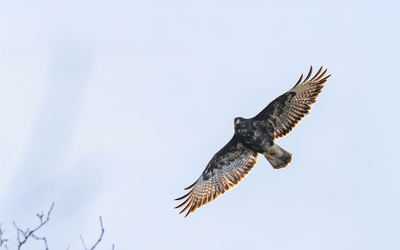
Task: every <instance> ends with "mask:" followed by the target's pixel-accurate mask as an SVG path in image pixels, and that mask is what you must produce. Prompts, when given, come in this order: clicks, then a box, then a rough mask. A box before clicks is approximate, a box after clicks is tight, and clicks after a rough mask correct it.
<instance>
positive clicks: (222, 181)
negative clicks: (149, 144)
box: [175, 136, 258, 217]
mask: <svg viewBox="0 0 400 250" xmlns="http://www.w3.org/2000/svg"><path fill="white" fill-rule="evenodd" d="M257 155H258V153H257V152H255V151H252V150H250V149H248V148H247V147H245V146H244V145H243V144H241V143H240V142H238V141H237V140H236V138H235V136H234V137H233V138H232V139H231V140H230V141H229V142H228V144H226V145H225V147H223V148H222V149H221V150H220V151H218V153H216V154H215V155H214V156H213V158H212V159H211V161H210V162H209V163H208V165H207V167H206V169H205V170H204V171H203V173H202V174H201V175H200V177H199V179H197V181H196V182H195V183H193V184H192V185H191V186H189V187H187V188H185V190H188V189H191V190H190V191H189V193H187V194H186V195H184V196H182V197H181V198H178V199H176V200H182V199H185V198H186V200H185V201H184V202H183V203H182V204H180V205H179V206H177V207H175V208H180V207H182V206H184V205H185V204H186V203H187V205H186V207H185V208H184V209H183V210H182V211H181V212H180V213H183V212H185V211H186V210H187V209H189V210H188V212H187V214H186V216H188V215H189V214H190V213H192V212H193V211H194V210H196V208H199V207H201V206H203V205H206V204H207V203H209V202H211V201H213V200H215V199H217V197H218V196H219V195H220V194H223V193H225V192H226V191H228V190H229V189H230V188H231V187H234V186H236V185H237V184H238V183H239V182H240V181H241V180H242V179H243V178H244V177H246V175H247V174H248V173H249V172H250V170H251V169H252V168H253V167H254V165H256V163H257ZM186 216H185V217H186Z"/></svg>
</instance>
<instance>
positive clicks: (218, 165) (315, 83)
mask: <svg viewBox="0 0 400 250" xmlns="http://www.w3.org/2000/svg"><path fill="white" fill-rule="evenodd" d="M312 70H313V68H312V66H311V68H310V72H309V73H308V75H307V77H306V78H305V79H304V81H302V79H303V75H301V77H300V79H299V81H298V82H297V83H296V84H295V85H294V87H293V88H292V89H290V90H289V91H287V92H286V93H284V94H283V95H281V96H279V97H278V98H276V99H275V100H273V101H272V102H271V103H270V104H268V106H267V107H266V108H264V109H263V110H262V111H261V112H260V113H259V114H258V115H256V116H255V117H253V118H250V119H245V118H242V117H236V118H235V119H234V122H233V126H234V130H235V133H234V135H233V137H232V139H231V140H230V141H229V142H228V143H227V144H226V145H225V146H224V147H223V148H222V149H221V150H220V151H218V152H217V153H216V154H215V155H214V156H213V158H212V159H211V161H210V162H209V163H208V165H207V167H206V169H204V171H203V173H202V174H201V175H200V177H199V178H198V179H197V181H196V182H195V183H193V184H192V185H190V186H189V187H187V188H185V190H188V189H191V190H190V191H189V192H188V193H187V194H186V195H184V196H182V197H180V198H178V199H176V200H182V199H185V198H186V200H185V201H184V202H183V203H182V204H180V205H179V206H177V207H175V208H180V207H183V206H184V205H186V206H185V208H184V209H183V210H182V211H181V212H180V213H183V212H185V211H186V210H187V213H186V216H188V215H189V214H190V213H192V212H193V211H194V210H196V209H197V208H199V207H201V206H203V205H206V204H207V203H209V202H211V201H213V200H215V199H216V198H217V197H218V196H219V195H220V194H224V193H225V192H226V191H228V190H229V189H230V188H231V187H234V186H236V185H237V184H238V183H239V182H240V181H241V180H242V179H243V178H244V177H246V175H247V174H248V173H249V172H250V170H251V169H252V168H253V167H254V166H255V165H256V163H257V156H258V153H260V154H262V155H264V156H265V158H267V160H268V161H269V162H270V163H271V165H272V167H273V168H275V169H281V168H285V167H287V166H288V165H289V163H290V162H291V161H292V154H291V153H289V152H288V151H286V150H284V149H283V148H281V147H280V146H279V145H278V144H276V143H275V142H274V141H275V140H276V139H278V138H281V137H283V136H285V135H287V134H288V133H289V132H290V131H292V129H293V128H294V127H295V126H296V125H297V123H299V122H300V121H301V119H303V118H304V117H305V116H306V115H308V113H309V111H310V109H311V105H312V104H313V103H314V102H316V101H317V96H318V94H319V93H320V92H321V91H322V88H323V87H324V83H325V82H326V81H327V78H328V77H330V75H328V76H326V77H324V75H325V73H326V71H327V69H325V71H324V72H322V67H321V68H320V69H319V71H318V72H317V74H315V76H314V77H312V78H311V79H309V78H310V76H311V74H312ZM321 72H322V74H321ZM186 216H185V217H186Z"/></svg>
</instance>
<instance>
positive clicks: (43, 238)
mask: <svg viewBox="0 0 400 250" xmlns="http://www.w3.org/2000/svg"><path fill="white" fill-rule="evenodd" d="M32 238H34V239H35V240H43V241H44V245H45V246H46V250H49V247H48V245H47V240H46V237H42V238H40V237H37V236H36V235H34V234H32Z"/></svg>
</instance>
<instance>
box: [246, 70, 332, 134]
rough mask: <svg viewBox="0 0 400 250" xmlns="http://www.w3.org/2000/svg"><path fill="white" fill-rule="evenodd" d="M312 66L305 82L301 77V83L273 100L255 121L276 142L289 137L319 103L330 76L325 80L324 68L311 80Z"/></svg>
mask: <svg viewBox="0 0 400 250" xmlns="http://www.w3.org/2000/svg"><path fill="white" fill-rule="evenodd" d="M312 70H313V68H312V66H311V69H310V72H309V73H308V75H307V77H306V78H305V79H304V81H301V80H302V79H303V75H301V77H300V79H299V81H298V82H297V83H296V85H294V87H293V88H292V89H290V90H289V91H287V92H286V93H284V94H283V95H281V96H279V97H278V98H276V99H275V100H273V101H272V102H271V103H270V104H268V106H267V107H266V108H265V109H264V110H262V111H261V112H260V113H259V114H258V115H256V116H255V117H254V118H253V119H254V120H256V121H257V122H259V123H260V125H261V126H263V127H264V128H265V129H266V130H267V131H269V132H270V133H271V134H273V136H274V140H276V139H278V138H280V137H283V136H285V135H287V134H288V133H289V132H290V131H292V130H293V128H294V127H296V125H297V124H298V123H299V122H300V121H301V120H302V119H303V118H304V117H305V116H306V115H308V113H309V111H310V109H311V106H312V104H313V103H315V102H316V101H317V96H318V95H319V93H320V92H321V91H322V88H323V87H324V83H325V82H326V81H327V78H328V77H330V75H328V76H326V77H324V78H323V76H324V75H325V73H326V71H327V70H325V71H324V72H322V74H321V71H322V67H321V68H320V69H319V71H318V72H317V74H315V76H314V77H313V78H311V79H309V78H310V76H311V74H312Z"/></svg>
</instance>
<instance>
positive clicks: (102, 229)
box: [81, 216, 114, 250]
mask: <svg viewBox="0 0 400 250" xmlns="http://www.w3.org/2000/svg"><path fill="white" fill-rule="evenodd" d="M100 226H101V234H100V237H99V239H98V240H97V242H96V244H94V245H93V247H92V248H90V249H87V248H86V245H85V241H84V240H83V238H82V235H81V241H82V245H83V247H84V248H85V250H94V249H95V248H96V246H97V244H99V243H100V241H101V240H102V239H103V235H104V227H103V220H102V219H101V216H100ZM113 249H114V245H113Z"/></svg>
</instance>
